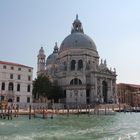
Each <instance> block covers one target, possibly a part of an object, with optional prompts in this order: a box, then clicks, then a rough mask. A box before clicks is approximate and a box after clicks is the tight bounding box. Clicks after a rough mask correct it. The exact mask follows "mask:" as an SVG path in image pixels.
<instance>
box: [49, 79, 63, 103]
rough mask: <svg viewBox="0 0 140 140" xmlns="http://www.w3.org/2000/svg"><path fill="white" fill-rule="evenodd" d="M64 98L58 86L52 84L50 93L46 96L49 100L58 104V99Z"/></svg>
mask: <svg viewBox="0 0 140 140" xmlns="http://www.w3.org/2000/svg"><path fill="white" fill-rule="evenodd" d="M63 98H65V95H64V91H63V89H62V88H61V87H60V86H58V84H57V83H56V82H55V83H53V84H52V88H51V92H50V93H49V95H48V99H49V100H54V102H58V100H59V99H63Z"/></svg>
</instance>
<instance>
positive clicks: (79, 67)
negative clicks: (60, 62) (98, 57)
mask: <svg viewBox="0 0 140 140" xmlns="http://www.w3.org/2000/svg"><path fill="white" fill-rule="evenodd" d="M82 68H83V61H82V60H79V61H78V70H81V69H82Z"/></svg>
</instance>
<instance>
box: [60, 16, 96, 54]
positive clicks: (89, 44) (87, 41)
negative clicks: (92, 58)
mask: <svg viewBox="0 0 140 140" xmlns="http://www.w3.org/2000/svg"><path fill="white" fill-rule="evenodd" d="M71 48H81V49H82V48H83V49H92V50H94V51H96V45H95V43H94V42H93V40H92V39H91V38H90V37H89V36H88V35H86V34H84V31H83V28H82V24H81V22H80V20H79V19H78V16H76V19H75V20H74V22H73V27H72V30H71V34H70V35H68V36H67V37H66V38H65V39H64V40H63V41H62V43H61V46H60V52H61V51H63V50H68V49H71Z"/></svg>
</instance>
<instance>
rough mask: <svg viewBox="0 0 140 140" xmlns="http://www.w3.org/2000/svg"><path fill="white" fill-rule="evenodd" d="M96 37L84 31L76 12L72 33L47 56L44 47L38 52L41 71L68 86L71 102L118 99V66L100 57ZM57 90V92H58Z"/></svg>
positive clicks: (38, 63) (67, 94) (60, 83)
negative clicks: (109, 63)
mask: <svg viewBox="0 0 140 140" xmlns="http://www.w3.org/2000/svg"><path fill="white" fill-rule="evenodd" d="M99 58H100V57H99V54H98V51H97V48H96V45H95V43H94V41H93V40H92V39H91V38H90V37H89V36H88V35H86V34H85V33H84V30H83V27H82V23H81V21H80V20H79V19H78V15H76V19H75V20H74V21H73V23H72V29H71V33H70V34H69V35H68V36H67V37H66V38H65V39H64V40H63V41H62V43H61V45H60V46H58V45H57V43H55V46H54V51H53V52H52V54H50V55H49V56H48V57H47V59H46V55H45V52H44V49H43V47H41V48H40V50H39V54H38V56H37V59H38V60H37V75H40V74H47V75H48V77H49V78H50V79H51V81H57V82H58V84H59V86H61V87H62V88H63V90H64V93H65V96H66V100H65V101H66V103H67V104H75V103H80V104H90V103H95V102H99V103H113V102H116V100H117V96H116V76H117V75H116V70H115V68H114V69H113V70H111V69H109V68H108V67H107V62H106V60H102V59H99ZM56 94H57V93H56Z"/></svg>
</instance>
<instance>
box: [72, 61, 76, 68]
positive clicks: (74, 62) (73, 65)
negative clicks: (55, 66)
mask: <svg viewBox="0 0 140 140" xmlns="http://www.w3.org/2000/svg"><path fill="white" fill-rule="evenodd" d="M75 64H76V61H75V60H72V61H71V70H75Z"/></svg>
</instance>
